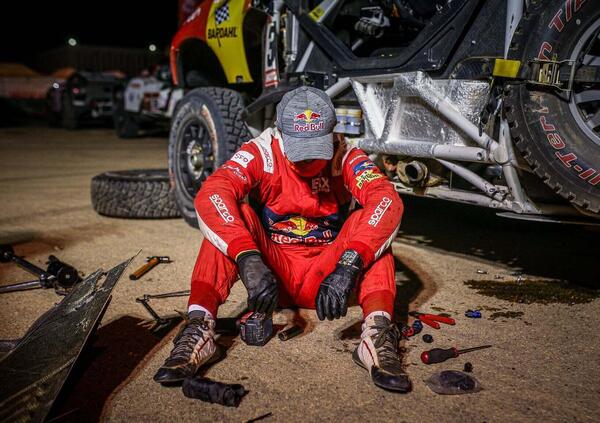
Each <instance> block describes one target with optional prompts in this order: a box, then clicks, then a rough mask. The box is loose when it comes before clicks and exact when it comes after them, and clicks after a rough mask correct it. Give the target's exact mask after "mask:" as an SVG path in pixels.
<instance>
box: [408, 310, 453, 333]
mask: <svg viewBox="0 0 600 423" xmlns="http://www.w3.org/2000/svg"><path fill="white" fill-rule="evenodd" d="M408 314H410V315H411V316H413V317H418V318H419V320H421V322H423V323H425V324H426V325H427V326H430V327H432V328H434V329H439V328H440V323H445V324H447V325H454V324H456V322H455V321H454V319H453V318H452V317H448V316H440V315H439V314H427V313H419V312H416V311H411V312H410V313H408Z"/></svg>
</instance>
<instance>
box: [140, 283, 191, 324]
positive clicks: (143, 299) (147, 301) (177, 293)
mask: <svg viewBox="0 0 600 423" xmlns="http://www.w3.org/2000/svg"><path fill="white" fill-rule="evenodd" d="M189 295H190V290H189V289H187V290H185V291H175V292H165V293H164V294H144V295H143V296H141V297H139V298H136V299H135V301H136V302H138V303H140V304H141V305H143V306H144V308H145V309H146V310H147V311H148V313H150V315H151V316H152V317H153V318H154V320H156V325H157V326H161V325H164V324H167V323H169V319H168V318H164V317H161V316H159V315H158V313H157V312H156V311H155V310H154V309H153V308H152V307H151V306H150V300H151V299H157V298H173V297H187V296H189Z"/></svg>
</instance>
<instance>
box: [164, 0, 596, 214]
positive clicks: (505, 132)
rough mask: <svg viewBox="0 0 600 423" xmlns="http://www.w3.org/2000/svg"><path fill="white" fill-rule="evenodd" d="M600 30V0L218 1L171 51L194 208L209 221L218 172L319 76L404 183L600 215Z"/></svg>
mask: <svg viewBox="0 0 600 423" xmlns="http://www.w3.org/2000/svg"><path fill="white" fill-rule="evenodd" d="M599 34H600V7H598V5H597V4H596V2H593V1H590V0H587V1H586V0H580V1H570V0H569V1H565V0H529V1H527V2H525V1H523V0H432V1H428V2H423V1H420V0H381V1H371V0H324V1H322V2H319V3H316V2H314V1H313V0H275V1H272V2H263V1H259V0H257V1H254V0H253V1H252V2H250V1H249V0H217V1H213V0H205V1H203V2H201V3H200V5H199V6H198V8H197V9H196V10H195V11H194V12H193V13H192V14H191V15H190V16H189V17H188V19H187V20H186V21H185V23H184V24H183V25H182V26H181V28H180V29H179V31H178V32H177V34H176V35H175V37H174V39H173V42H172V46H171V51H170V61H171V68H172V73H173V79H174V83H175V84H176V86H177V87H179V88H181V89H183V90H185V92H186V95H185V96H184V97H183V98H182V100H181V101H180V102H179V104H178V106H177V110H176V111H175V113H174V115H173V119H172V125H171V133H170V143H169V169H170V175H171V179H172V184H173V189H174V193H175V196H176V199H177V202H178V204H179V207H180V210H181V212H182V214H183V216H184V217H185V218H186V220H187V221H188V222H189V223H190V224H192V225H196V224H197V223H196V215H195V211H194V206H193V199H194V196H195V194H196V192H197V190H198V189H199V187H200V185H201V184H202V182H203V181H204V180H205V178H206V177H207V176H208V175H210V174H211V173H212V172H213V171H214V170H215V169H216V168H217V167H218V166H219V165H220V164H222V163H223V162H224V161H225V160H227V159H228V158H229V157H230V156H231V155H232V154H233V152H234V151H235V150H236V149H237V148H238V146H239V145H240V144H241V143H242V142H243V141H245V140H246V139H248V138H250V137H251V136H256V135H257V134H258V133H260V132H261V131H262V130H263V129H264V128H266V127H268V126H269V125H272V123H273V120H274V105H275V104H276V103H277V102H278V101H279V99H280V98H281V96H282V95H283V94H284V93H285V92H286V91H288V90H290V89H292V88H294V87H297V86H299V85H312V86H316V87H318V88H321V89H324V90H326V92H327V93H328V94H329V95H330V96H331V98H332V100H333V102H334V104H335V106H336V110H337V116H338V126H337V128H336V131H337V132H341V133H345V134H346V136H347V141H348V143H349V144H350V145H354V146H358V147H360V148H362V149H363V150H365V151H367V152H368V153H370V154H371V155H372V156H373V157H374V158H375V159H376V161H377V163H378V164H379V165H380V166H381V167H382V169H384V170H385V171H386V173H387V175H388V176H389V178H390V179H391V181H392V182H393V184H394V185H395V187H396V189H397V191H398V192H400V193H403V194H410V195H420V196H426V197H432V198H440V199H446V200H451V201H458V202H463V203H468V204H475V205H480V206H485V207H489V208H493V209H495V210H498V211H499V213H501V214H502V215H505V216H510V217H517V218H526V219H533V220H547V221H567V220H577V221H586V222H589V221H590V220H592V221H596V220H595V219H598V217H599V216H600V215H599V213H600V194H599V193H598V187H600V38H599ZM307 113H309V114H307ZM307 113H305V116H300V117H299V119H305V120H311V119H313V118H314V116H316V115H312V114H311V113H317V114H318V111H317V110H314V111H310V112H308V111H307ZM316 120H318V119H316V118H315V121H316Z"/></svg>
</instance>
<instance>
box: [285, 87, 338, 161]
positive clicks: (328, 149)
mask: <svg viewBox="0 0 600 423" xmlns="http://www.w3.org/2000/svg"><path fill="white" fill-rule="evenodd" d="M336 123H337V119H336V116H335V108H334V107H333V103H332V102H331V99H330V98H329V96H328V95H327V94H325V92H324V91H321V90H319V89H317V88H313V87H300V88H296V89H295V90H292V91H289V92H287V93H286V94H285V95H284V96H283V98H282V99H281V102H280V103H279V104H278V105H277V129H279V132H280V133H281V138H282V141H283V148H284V150H285V151H284V154H285V155H286V157H287V158H288V159H289V160H290V161H292V162H299V161H302V160H313V159H322V160H331V158H332V157H333V128H334V127H335V125H336Z"/></svg>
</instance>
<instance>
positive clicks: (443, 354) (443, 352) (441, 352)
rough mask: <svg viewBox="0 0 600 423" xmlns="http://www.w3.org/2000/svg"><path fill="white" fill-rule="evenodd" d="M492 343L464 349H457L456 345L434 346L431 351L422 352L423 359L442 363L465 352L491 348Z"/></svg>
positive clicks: (431, 362)
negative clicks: (446, 346)
mask: <svg viewBox="0 0 600 423" xmlns="http://www.w3.org/2000/svg"><path fill="white" fill-rule="evenodd" d="M489 347H491V345H482V346H480V347H473V348H465V349H462V350H459V349H456V348H454V347H451V348H446V349H443V348H434V349H432V350H429V351H423V352H422V353H421V361H422V362H423V363H425V364H436V363H442V362H444V361H446V360H449V359H451V358H456V357H458V356H459V355H461V354H465V353H468V352H471V351H476V350H482V349H484V348H489Z"/></svg>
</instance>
